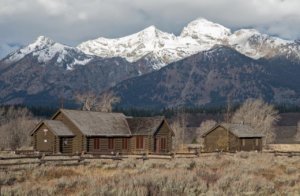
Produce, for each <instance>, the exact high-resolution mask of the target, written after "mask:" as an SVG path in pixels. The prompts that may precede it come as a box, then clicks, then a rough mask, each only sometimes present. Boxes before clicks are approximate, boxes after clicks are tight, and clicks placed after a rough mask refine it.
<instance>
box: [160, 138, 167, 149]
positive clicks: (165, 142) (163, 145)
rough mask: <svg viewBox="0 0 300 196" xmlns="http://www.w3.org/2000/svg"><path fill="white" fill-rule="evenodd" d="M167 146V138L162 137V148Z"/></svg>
mask: <svg viewBox="0 0 300 196" xmlns="http://www.w3.org/2000/svg"><path fill="white" fill-rule="evenodd" d="M166 146H167V140H166V138H160V149H162V150H165V149H166Z"/></svg>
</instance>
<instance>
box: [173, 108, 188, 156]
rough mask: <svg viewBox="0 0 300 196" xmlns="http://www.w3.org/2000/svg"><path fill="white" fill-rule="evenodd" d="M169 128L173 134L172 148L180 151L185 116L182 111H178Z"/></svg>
mask: <svg viewBox="0 0 300 196" xmlns="http://www.w3.org/2000/svg"><path fill="white" fill-rule="evenodd" d="M170 126H171V128H172V130H173V131H174V134H175V137H174V138H173V148H174V149H176V150H178V149H182V148H183V146H184V138H185V129H186V114H185V113H184V112H183V111H178V112H177V114H176V118H175V120H174V121H173V122H172V123H171V125H170Z"/></svg>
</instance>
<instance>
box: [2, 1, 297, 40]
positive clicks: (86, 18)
mask: <svg viewBox="0 0 300 196" xmlns="http://www.w3.org/2000/svg"><path fill="white" fill-rule="evenodd" d="M299 7H300V1H298V0H286V1H284V0H263V1H262V0H249V1H244V0H216V1H211V0H163V1H162V0H143V1H141V0H131V1H126V0H89V1H86V0H51V1H49V0H22V1H20V0H1V1H0V29H1V31H0V45H8V44H7V43H20V44H22V45H24V44H28V43H30V42H32V41H33V40H34V39H35V38H36V37H37V36H39V35H46V36H49V37H51V38H52V39H54V40H57V41H59V42H62V43H65V44H68V45H74V46H75V45H77V44H78V43H80V42H82V41H85V40H88V39H93V38H97V37H100V36H103V37H110V38H113V37H120V36H125V35H128V34H131V33H134V32H137V31H139V30H142V29H143V28H145V27H147V26H150V25H155V26H156V27H158V28H159V29H161V30H163V31H167V32H170V33H174V34H180V32H181V30H182V28H183V27H184V26H186V25H187V23H188V22H190V21H192V20H194V19H196V18H199V17H204V18H207V19H208V20H212V21H214V22H217V23H220V24H222V25H224V26H226V27H229V28H231V29H233V30H235V29H239V28H245V27H251V28H257V29H258V30H259V31H261V32H263V33H268V34H271V35H278V36H280V37H283V38H286V39H299V38H300V12H299Z"/></svg>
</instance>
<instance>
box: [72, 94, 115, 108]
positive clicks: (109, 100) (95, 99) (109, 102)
mask: <svg viewBox="0 0 300 196" xmlns="http://www.w3.org/2000/svg"><path fill="white" fill-rule="evenodd" d="M75 98H76V101H77V102H78V103H80V104H81V110H85V111H98V112H112V109H113V105H114V104H116V103H118V102H120V98H119V97H117V96H115V95H114V94H113V93H112V92H105V93H103V94H101V95H96V94H95V93H91V92H87V93H82V94H79V93H78V94H77V95H76V97H75Z"/></svg>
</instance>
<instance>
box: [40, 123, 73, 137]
mask: <svg viewBox="0 0 300 196" xmlns="http://www.w3.org/2000/svg"><path fill="white" fill-rule="evenodd" d="M43 123H45V125H46V126H47V127H48V128H49V129H51V131H52V132H54V134H55V135H57V136H75V135H74V134H73V133H72V131H71V130H70V129H69V128H68V127H67V126H66V125H64V123H62V122H61V121H58V120H44V121H43Z"/></svg>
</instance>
